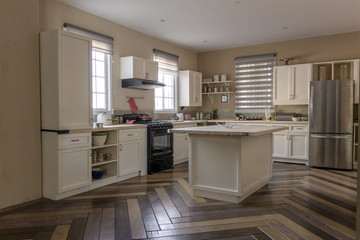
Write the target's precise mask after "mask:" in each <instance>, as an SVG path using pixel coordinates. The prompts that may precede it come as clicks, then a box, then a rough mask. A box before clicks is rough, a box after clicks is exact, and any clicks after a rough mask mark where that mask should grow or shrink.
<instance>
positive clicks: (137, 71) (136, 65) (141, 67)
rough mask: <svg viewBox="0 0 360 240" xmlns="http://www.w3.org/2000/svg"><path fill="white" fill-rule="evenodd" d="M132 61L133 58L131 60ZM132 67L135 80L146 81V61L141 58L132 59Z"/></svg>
mask: <svg viewBox="0 0 360 240" xmlns="http://www.w3.org/2000/svg"><path fill="white" fill-rule="evenodd" d="M130 59H131V58H130ZM132 61H133V62H132V67H133V69H132V70H133V76H132V77H133V78H140V79H145V78H146V76H145V71H146V70H145V69H146V65H145V59H141V58H136V57H133V58H132Z"/></svg>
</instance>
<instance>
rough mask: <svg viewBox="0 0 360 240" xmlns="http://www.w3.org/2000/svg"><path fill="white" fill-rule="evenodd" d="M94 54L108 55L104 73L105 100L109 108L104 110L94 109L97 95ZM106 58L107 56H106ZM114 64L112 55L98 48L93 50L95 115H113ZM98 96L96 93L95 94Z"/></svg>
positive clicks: (92, 91)
mask: <svg viewBox="0 0 360 240" xmlns="http://www.w3.org/2000/svg"><path fill="white" fill-rule="evenodd" d="M94 52H99V53H103V54H105V55H107V58H108V59H107V60H104V65H105V66H104V72H105V81H106V83H105V85H106V86H105V99H106V105H107V107H106V108H104V109H102V108H94V107H93V101H94V98H93V94H94V93H95V92H94V90H93V85H94V83H93V81H94V80H93V78H94V77H96V76H94V75H93V67H94V66H93V60H94V61H96V60H95V59H94V57H93V54H94ZM105 58H106V56H105ZM112 64H113V56H112V54H109V53H105V52H102V51H99V50H97V49H96V48H92V49H91V100H92V101H91V108H92V111H93V114H99V113H103V112H105V113H107V114H110V113H112V107H113V101H112ZM95 94H96V93H95Z"/></svg>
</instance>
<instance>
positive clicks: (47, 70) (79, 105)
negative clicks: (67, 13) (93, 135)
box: [40, 30, 92, 130]
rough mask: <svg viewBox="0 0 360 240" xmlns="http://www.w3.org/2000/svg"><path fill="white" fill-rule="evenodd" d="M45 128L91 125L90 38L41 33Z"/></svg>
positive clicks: (57, 32) (72, 127)
mask: <svg viewBox="0 0 360 240" xmlns="http://www.w3.org/2000/svg"><path fill="white" fill-rule="evenodd" d="M40 62H41V103H42V104H41V114H42V120H41V124H42V129H51V130H70V129H78V128H90V127H91V123H92V108H91V96H90V92H91V84H90V81H91V39H88V38H85V37H82V36H79V35H76V34H71V33H66V32H63V31H59V30H53V31H49V32H42V33H40Z"/></svg>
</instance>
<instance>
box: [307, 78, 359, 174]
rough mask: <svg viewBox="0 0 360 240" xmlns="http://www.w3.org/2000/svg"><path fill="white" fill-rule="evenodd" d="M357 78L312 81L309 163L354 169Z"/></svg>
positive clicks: (313, 165) (314, 165) (311, 164)
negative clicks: (354, 82)
mask: <svg viewBox="0 0 360 240" xmlns="http://www.w3.org/2000/svg"><path fill="white" fill-rule="evenodd" d="M352 109H353V81H352V80H323V81H312V82H310V103H309V121H310V129H309V132H310V136H309V139H310V141H309V144H310V146H309V164H310V166H311V167H324V168H335V169H352V127H353V110H352Z"/></svg>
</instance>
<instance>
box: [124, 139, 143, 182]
mask: <svg viewBox="0 0 360 240" xmlns="http://www.w3.org/2000/svg"><path fill="white" fill-rule="evenodd" d="M140 151H141V143H140V141H131V142H122V143H121V144H119V176H124V175H127V174H130V173H135V172H138V171H140V161H141V155H140Z"/></svg>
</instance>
